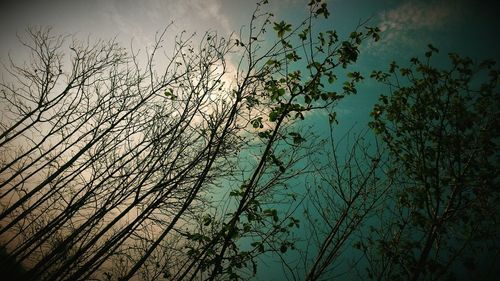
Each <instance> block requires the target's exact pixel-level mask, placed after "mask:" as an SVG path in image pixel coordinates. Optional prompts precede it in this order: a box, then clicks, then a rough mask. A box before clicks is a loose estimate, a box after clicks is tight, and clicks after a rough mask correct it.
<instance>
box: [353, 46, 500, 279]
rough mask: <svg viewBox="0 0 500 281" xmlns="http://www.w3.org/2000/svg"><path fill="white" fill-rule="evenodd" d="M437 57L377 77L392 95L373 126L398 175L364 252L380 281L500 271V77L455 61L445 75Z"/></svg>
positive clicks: (483, 65) (486, 65) (487, 64)
mask: <svg viewBox="0 0 500 281" xmlns="http://www.w3.org/2000/svg"><path fill="white" fill-rule="evenodd" d="M437 52H438V50H437V49H436V48H435V47H433V46H432V45H429V51H428V52H426V53H425V58H424V59H423V61H422V60H421V59H419V58H412V59H411V64H410V66H409V67H400V66H399V65H397V64H396V63H392V64H391V66H390V68H389V71H388V72H383V71H374V72H373V73H372V77H374V78H375V79H377V80H378V81H380V82H382V83H384V84H386V85H387V86H388V88H389V89H390V91H391V93H390V95H381V96H380V99H379V103H378V104H377V105H376V106H375V107H374V109H373V112H372V113H371V115H372V117H373V121H372V122H371V123H370V126H371V127H372V128H373V129H374V131H375V132H376V133H377V134H378V136H379V137H380V138H381V139H382V141H383V142H384V143H385V145H386V146H387V148H388V149H389V151H390V154H389V155H388V157H389V159H390V161H391V162H392V165H393V167H394V169H396V170H397V173H393V174H391V175H388V176H389V177H393V178H394V180H395V181H396V188H394V189H393V190H392V192H391V196H392V197H391V200H389V201H388V203H387V206H386V209H385V210H384V211H383V212H382V213H381V215H380V227H373V228H372V229H371V233H370V234H369V235H365V238H366V239H364V241H363V243H362V244H360V245H359V247H360V248H362V249H363V250H364V251H365V253H366V254H367V258H368V260H369V262H370V267H369V268H368V274H369V276H370V277H371V278H372V279H375V280H381V279H382V280H401V279H404V280H445V279H450V280H454V279H455V278H458V275H459V274H460V273H458V272H460V271H459V269H461V268H465V269H467V270H469V271H471V272H472V273H470V274H473V276H475V277H474V279H476V277H477V278H479V276H481V273H482V274H483V276H487V275H488V274H489V273H488V272H489V270H492V269H494V267H495V264H498V261H495V260H496V258H495V257H496V255H497V253H498V249H499V248H498V247H499V245H498V233H497V230H498V222H497V218H498V211H499V209H498V204H499V193H498V186H499V184H500V178H499V173H498V171H500V167H499V163H500V158H499V157H500V155H499V145H500V130H499V127H498V124H499V121H500V95H499V94H500V92H499V88H498V79H499V72H498V69H496V68H494V65H495V63H494V62H493V61H484V62H480V63H474V62H473V61H472V60H471V59H469V58H466V57H460V56H458V55H456V54H450V55H449V58H450V63H451V66H450V69H446V70H441V69H438V68H435V67H433V66H432V65H431V59H432V57H433V55H435V53H437ZM481 263H483V265H482V266H479V265H480V264H481ZM488 263H489V264H488ZM490 265H491V267H490ZM490 278H491V276H490Z"/></svg>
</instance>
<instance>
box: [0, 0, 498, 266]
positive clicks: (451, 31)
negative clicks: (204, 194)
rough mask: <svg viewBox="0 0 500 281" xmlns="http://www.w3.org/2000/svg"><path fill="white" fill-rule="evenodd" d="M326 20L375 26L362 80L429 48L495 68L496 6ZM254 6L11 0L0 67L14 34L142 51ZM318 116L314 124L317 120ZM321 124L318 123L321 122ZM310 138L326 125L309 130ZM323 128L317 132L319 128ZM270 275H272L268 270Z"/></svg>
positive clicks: (445, 5)
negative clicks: (66, 37) (67, 37)
mask: <svg viewBox="0 0 500 281" xmlns="http://www.w3.org/2000/svg"><path fill="white" fill-rule="evenodd" d="M270 2H271V3H270V6H269V9H270V10H271V11H273V13H274V14H275V16H276V17H275V18H276V20H281V19H284V20H285V21H289V22H291V23H298V22H299V21H300V20H301V19H303V18H304V17H306V16H307V8H306V7H307V5H306V4H307V2H308V1H307V0H281V1H280V0H274V1H273V0H270ZM327 2H328V3H329V9H330V13H331V15H330V17H329V19H327V20H322V21H320V22H321V23H320V26H318V28H322V29H336V30H337V31H338V32H339V34H341V35H342V34H348V33H349V32H351V31H352V30H353V29H354V28H355V27H356V25H357V24H358V23H359V22H360V21H364V20H367V19H370V21H369V24H368V25H372V26H379V27H380V28H381V30H382V34H381V35H382V39H381V40H380V41H379V42H377V43H369V44H366V45H364V46H363V48H362V49H361V54H360V58H359V61H358V62H357V63H356V64H355V65H354V66H353V70H357V71H360V72H361V73H362V74H363V75H364V76H365V77H368V76H369V73H370V72H371V70H374V69H387V67H388V64H389V63H390V62H391V61H392V60H395V61H398V62H400V63H401V64H405V63H406V62H407V61H408V60H409V59H410V58H411V57H413V56H422V55H423V53H424V52H425V51H426V46H427V45H428V44H429V43H430V44H432V45H434V46H436V47H437V48H438V49H440V54H439V56H437V57H436V58H434V59H435V60H436V62H437V63H438V64H441V65H443V66H444V65H446V54H447V53H449V52H455V53H459V54H461V55H466V56H470V57H471V58H473V59H474V60H481V59H487V58H493V59H496V60H497V61H500V39H499V37H498V35H499V31H498V30H499V29H498V28H499V27H500V14H499V13H500V9H499V8H500V3H499V2H498V1H473V0H420V1H418V0H378V1H376V0H330V1H327ZM254 7H255V3H254V1H249V0H163V1H162V0H143V1H132V0H102V1H99V0H85V1H76V0H66V1H65V0H48V1H41V0H39V1H29V0H14V1H1V2H0V11H1V12H0V13H1V17H0V38H1V39H0V60H1V61H2V62H3V63H5V62H7V60H8V57H7V55H8V54H9V53H10V54H11V55H12V56H14V57H15V56H16V49H17V46H18V45H17V38H16V33H22V32H23V31H24V29H25V28H26V27H27V26H52V27H53V29H54V33H59V34H76V35H77V37H81V38H86V37H87V36H89V35H90V36H91V37H92V38H95V39H97V38H102V39H110V38H113V37H116V38H117V39H118V41H120V42H121V43H122V44H123V45H124V46H129V45H130V43H131V42H132V43H133V45H134V48H139V49H143V48H145V46H147V45H149V44H151V43H152V42H153V40H154V36H155V32H157V31H159V30H162V29H163V28H165V27H166V26H167V25H168V24H169V23H170V22H171V21H174V25H173V27H172V28H173V30H172V32H173V34H176V33H179V32H181V31H182V30H186V31H188V32H198V33H203V32H204V31H206V30H208V29H209V30H215V31H218V32H220V33H222V34H224V35H229V34H230V33H231V32H233V31H234V32H238V31H239V30H240V27H241V26H242V25H245V24H246V23H248V22H249V20H250V17H251V14H252V12H253V9H254ZM384 90H385V89H384V88H383V87H380V86H378V85H376V84H375V82H373V81H370V80H366V81H364V82H363V83H362V84H361V85H360V87H359V88H358V93H359V94H358V95H357V96H354V97H349V98H346V99H345V100H343V101H342V102H341V103H340V104H339V105H338V107H337V112H338V118H339V121H340V125H339V131H340V134H342V133H343V132H345V131H347V129H348V128H351V127H352V126H354V125H356V127H357V128H359V129H362V128H364V126H365V124H366V123H367V122H368V119H369V112H370V110H371V107H372V106H373V104H374V102H375V101H376V100H377V97H378V95H379V94H380V93H382V92H383V91H384ZM319 117H320V116H316V118H319ZM323 117H324V116H323ZM316 124H317V126H318V128H317V129H318V131H321V130H322V129H324V128H326V126H327V118H326V117H325V118H322V120H321V122H316ZM321 126H324V127H321ZM275 270H276V272H278V271H280V270H281V269H280V268H275Z"/></svg>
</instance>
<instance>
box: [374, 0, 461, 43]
mask: <svg viewBox="0 0 500 281" xmlns="http://www.w3.org/2000/svg"><path fill="white" fill-rule="evenodd" d="M461 2H462V1H449V0H444V1H416V0H411V1H406V2H404V3H402V4H400V5H399V6H397V7H395V8H393V9H391V10H386V11H383V12H381V13H379V15H378V19H379V24H378V26H379V27H380V29H381V31H382V42H381V43H382V44H385V45H393V44H398V45H400V44H405V45H413V44H415V43H418V42H419V41H421V40H422V39H424V38H421V37H422V35H423V33H428V32H432V31H439V30H442V29H444V28H445V27H447V25H448V24H450V23H453V22H454V21H456V20H457V19H458V17H459V13H460V10H461V9H460V6H461Z"/></svg>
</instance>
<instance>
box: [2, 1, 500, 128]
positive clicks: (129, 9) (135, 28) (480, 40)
mask: <svg viewBox="0 0 500 281" xmlns="http://www.w3.org/2000/svg"><path fill="white" fill-rule="evenodd" d="M270 2H271V3H270V5H269V9H270V10H272V11H273V13H274V14H275V15H276V19H285V20H288V21H291V22H294V21H297V20H298V19H302V18H304V17H305V14H306V3H307V0H274V1H270ZM328 2H329V7H330V12H331V16H330V18H329V19H328V20H327V21H323V23H322V24H323V25H325V26H324V27H325V28H335V29H337V30H338V31H339V33H340V34H342V33H347V32H350V31H352V29H353V28H354V27H355V26H356V24H357V23H358V22H360V21H363V20H366V19H370V23H371V25H378V26H379V27H380V28H381V29H382V30H383V34H382V40H381V41H380V42H378V43H376V44H369V45H367V46H365V47H364V49H363V50H362V56H361V59H360V61H358V63H357V64H356V67H357V68H359V71H361V72H362V73H363V72H365V73H368V72H369V71H371V70H373V69H380V68H385V66H386V65H388V63H389V62H390V61H392V60H396V61H399V62H406V61H408V59H409V58H410V57H412V56H416V55H422V54H423V52H424V51H425V49H426V46H427V44H429V43H432V44H433V45H434V46H436V47H438V48H439V49H440V50H441V56H442V61H446V54H447V53H448V52H457V53H460V54H463V55H468V56H471V57H472V58H474V59H484V58H497V59H498V57H499V51H498V50H500V39H499V38H498V30H497V28H496V27H498V26H500V20H499V17H498V15H497V11H498V9H497V8H498V7H497V6H499V4H496V2H498V1H487V0H483V1H473V0H377V1H375V0H330V1H328ZM0 3H1V4H0V11H1V13H2V16H1V17H0V38H1V40H0V42H1V43H0V60H2V61H3V62H5V60H6V58H7V55H8V54H9V53H10V54H11V55H13V56H14V57H15V53H16V49H18V48H17V46H18V45H16V44H17V39H16V33H20V34H22V32H23V31H24V30H25V29H26V27H27V26H52V27H53V30H54V33H59V34H76V35H77V37H82V38H86V37H87V36H89V35H90V36H91V37H93V38H101V39H111V38H113V37H116V38H117V39H118V41H120V42H121V43H122V44H123V45H124V46H130V44H131V43H132V44H133V46H134V48H137V49H140V48H142V49H144V48H145V46H147V45H148V44H151V43H152V42H153V39H154V36H155V32H157V31H161V30H162V29H164V28H165V27H166V26H167V25H168V24H169V23H171V22H172V21H173V22H174V24H173V26H172V27H171V30H170V31H171V32H172V33H173V34H176V33H179V32H181V31H182V30H186V31H188V32H190V33H191V32H198V33H203V32H204V31H206V30H215V31H218V32H219V33H222V34H229V33H231V32H233V31H236V32H238V31H239V30H240V27H241V26H243V25H244V24H245V23H248V21H249V19H250V16H251V13H252V11H253V9H254V8H255V4H254V1H251V0H143V1H133V0H85V1H77V0H45V1H41V0H38V1H30V0H7V1H5V0H4V1H0ZM366 87H367V88H361V90H363V89H365V90H367V91H370V92H371V91H375V90H373V89H372V88H370V84H369V83H368V85H366ZM370 97H371V98H368V97H366V96H364V97H361V98H357V99H356V98H354V99H351V100H346V101H345V103H344V104H343V105H342V106H343V108H339V110H340V111H341V112H340V113H342V112H343V113H344V115H348V114H349V113H353V111H352V107H354V106H356V108H361V109H362V110H359V111H358V112H364V113H362V114H363V116H364V117H365V118H366V116H367V112H369V109H370V107H371V105H372V104H373V101H374V100H376V99H375V98H374V97H376V95H371V96H370ZM360 114H361V113H360ZM360 114H357V115H356V113H354V115H352V116H346V117H347V118H348V119H349V120H351V121H352V120H357V121H360V122H362V117H363V116H362V115H360ZM340 117H342V114H341V115H340ZM360 118H361V119H360Z"/></svg>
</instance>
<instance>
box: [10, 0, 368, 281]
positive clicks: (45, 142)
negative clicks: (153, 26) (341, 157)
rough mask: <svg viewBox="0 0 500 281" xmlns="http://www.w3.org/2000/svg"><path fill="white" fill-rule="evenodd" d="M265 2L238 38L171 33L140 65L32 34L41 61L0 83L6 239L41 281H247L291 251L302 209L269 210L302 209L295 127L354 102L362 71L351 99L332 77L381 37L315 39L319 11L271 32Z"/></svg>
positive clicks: (103, 48)
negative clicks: (262, 262)
mask: <svg viewBox="0 0 500 281" xmlns="http://www.w3.org/2000/svg"><path fill="white" fill-rule="evenodd" d="M266 2H267V1H262V2H261V3H258V5H257V9H256V10H255V12H254V13H253V15H252V19H251V21H250V25H249V29H248V31H247V33H246V34H244V32H241V33H240V35H239V36H235V35H233V36H232V37H231V38H223V37H220V36H219V35H218V34H216V33H213V32H208V33H205V34H204V35H203V36H201V37H196V36H194V35H193V36H186V35H185V33H182V34H180V35H178V36H176V37H174V38H173V39H172V40H171V41H169V40H167V39H168V38H169V36H168V33H167V31H168V28H167V29H166V30H165V31H164V32H162V33H159V34H157V37H156V40H155V43H154V44H153V46H151V47H150V48H149V49H147V52H146V54H145V60H144V62H143V61H142V60H141V59H140V58H141V56H140V53H137V52H134V51H131V52H128V51H126V50H125V49H123V48H121V47H119V45H118V44H117V43H116V42H114V41H109V42H103V41H98V42H91V41H90V40H88V41H83V42H82V41H79V40H76V39H71V38H68V37H58V36H53V35H52V33H51V31H50V29H30V30H28V33H27V37H26V38H22V39H21V43H22V44H23V45H24V46H25V47H26V48H27V49H28V50H29V51H30V53H31V57H30V59H29V61H28V62H26V63H21V64H19V63H17V62H15V61H14V60H11V61H10V65H9V66H8V67H6V73H8V76H7V78H5V79H4V81H3V82H2V83H1V85H0V86H1V96H0V99H1V100H2V103H1V104H2V107H3V108H2V116H1V120H0V121H1V122H0V124H1V131H0V150H1V151H2V159H1V166H0V175H1V178H2V181H1V183H0V192H1V193H0V196H1V204H2V206H1V207H2V208H1V213H0V219H1V220H2V226H1V227H0V235H1V237H2V241H5V242H4V245H5V246H6V247H7V249H9V252H10V255H11V257H13V258H15V259H16V260H17V261H19V262H21V263H23V264H24V265H25V266H26V268H27V269H28V273H27V278H28V279H29V280H87V279H90V278H102V279H109V280H129V279H132V278H138V279H145V280H154V279H157V278H160V277H161V278H167V279H176V280H193V279H195V278H198V277H199V278H206V279H208V280H215V279H228V278H229V279H238V278H240V276H241V275H243V274H248V276H252V275H255V274H256V270H257V265H256V262H255V259H256V257H258V256H259V255H260V254H261V253H263V252H285V251H286V250H287V248H288V247H291V246H293V242H292V240H290V237H291V236H292V234H291V232H290V230H289V229H291V228H293V227H294V226H295V225H296V224H297V221H296V220H295V219H294V218H293V217H292V214H293V212H294V208H293V207H291V208H289V209H288V211H286V212H285V213H284V214H278V211H277V210H276V209H275V208H273V207H272V206H273V204H276V203H281V204H289V202H293V200H296V198H295V197H296V196H295V195H293V194H294V192H295V191H292V196H289V195H290V194H287V193H286V192H282V189H286V188H287V185H288V184H289V182H290V180H291V179H293V178H295V177H297V176H298V175H300V174H302V173H304V172H307V171H308V168H307V167H306V168H298V167H300V166H301V165H302V164H301V163H303V159H304V157H305V156H304V154H303V151H304V148H306V147H307V146H314V145H315V144H314V142H308V141H307V139H306V136H304V135H303V133H304V132H299V131H298V130H299V127H298V124H299V123H300V122H301V121H302V120H303V119H304V118H305V116H306V115H307V114H309V112H311V111H314V110H320V109H325V108H330V107H331V106H332V105H334V104H335V103H336V102H337V101H338V100H340V99H342V98H343V97H344V96H345V95H348V94H351V93H354V92H355V85H356V83H357V82H358V81H359V80H360V75H359V73H356V72H354V73H349V74H348V77H347V78H346V79H345V82H344V84H343V87H342V90H341V91H340V92H334V91H331V90H329V88H328V86H325V83H327V82H328V83H329V84H333V83H335V82H336V79H337V77H336V75H335V74H334V73H333V71H334V70H335V69H336V68H339V67H343V68H346V67H347V66H348V65H350V64H352V63H354V62H355V61H356V59H357V57H358V53H359V50H358V48H359V46H360V44H361V43H362V42H363V41H364V40H366V39H367V38H369V37H373V38H375V39H377V36H378V35H377V30H376V29H373V28H368V29H367V31H366V32H362V31H360V30H358V29H356V31H354V32H353V33H351V34H350V37H349V38H348V39H346V40H344V41H341V40H339V38H338V36H337V34H336V33H335V31H326V32H317V31H314V30H313V27H314V26H313V22H314V21H315V20H316V18H318V17H320V16H324V17H327V16H328V10H327V7H326V4H324V3H321V2H320V1H312V2H311V3H310V4H309V7H310V13H309V15H308V17H307V18H306V19H305V21H303V22H302V23H300V24H299V25H298V26H297V27H294V28H292V25H291V24H289V23H285V22H283V21H282V22H274V23H272V18H273V16H272V14H270V13H268V12H265V11H263V10H264V9H263V8H262V6H263V5H264V4H265V3H266ZM271 24H272V28H273V30H274V31H275V35H276V36H272V35H271V36H270V35H265V32H266V30H267V29H269V28H270V25H271ZM270 38H272V40H271V39H270ZM196 40H197V41H196ZM296 42H299V43H297V44H296ZM165 43H166V44H168V45H171V48H170V49H169V50H168V51H167V48H166V47H162V45H163V44H165ZM162 53H163V56H164V57H163V59H162V60H161V61H166V63H165V64H161V65H157V61H160V57H161V56H162V55H161V54H162ZM235 56H237V57H238V56H239V57H238V58H239V62H238V63H236V65H237V66H236V67H235V70H231V67H230V66H231V65H232V64H234V61H232V60H231V61H230V60H229V58H230V57H235ZM304 64H305V65H306V66H307V67H306V68H305V70H302V69H301V68H303V65H304ZM249 158H253V159H254V161H248V162H246V164H241V161H242V160H243V159H249ZM238 164H240V165H238ZM213 194H215V196H216V197H217V196H219V197H220V196H224V194H227V196H228V197H227V198H229V199H227V198H226V199H227V202H228V203H227V204H219V203H218V202H220V198H219V199H213V198H211V196H213ZM299 203H300V202H296V203H292V205H293V204H295V206H296V205H297V204H299ZM290 222H292V223H291V224H290Z"/></svg>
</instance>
